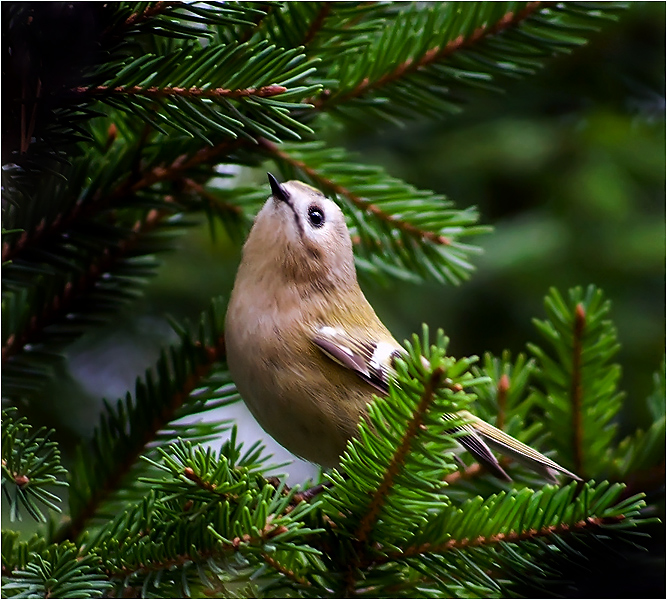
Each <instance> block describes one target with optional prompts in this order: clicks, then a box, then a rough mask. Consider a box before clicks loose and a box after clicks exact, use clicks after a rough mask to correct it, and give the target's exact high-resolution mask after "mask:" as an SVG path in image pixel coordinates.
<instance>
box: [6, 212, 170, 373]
mask: <svg viewBox="0 0 667 600" xmlns="http://www.w3.org/2000/svg"><path fill="white" fill-rule="evenodd" d="M169 215H170V213H169V212H167V211H166V210H162V211H160V210H152V211H150V212H149V213H148V214H147V215H146V217H145V218H142V219H141V220H139V221H137V222H136V223H135V224H134V225H133V226H132V228H131V229H130V230H129V232H128V234H127V236H126V237H125V238H124V239H121V240H119V241H118V243H117V244H116V245H114V246H104V248H103V249H102V250H101V252H100V253H99V254H98V255H97V256H96V257H95V258H93V259H92V260H90V261H89V262H88V263H87V265H86V267H85V271H84V272H82V273H81V274H80V275H79V276H78V278H77V279H75V280H73V281H72V280H70V281H66V282H65V283H64V285H63V286H62V289H61V290H60V291H59V292H58V293H56V294H54V295H53V296H52V297H51V298H50V300H49V302H48V304H47V305H45V306H44V307H43V309H42V311H41V314H35V315H34V316H33V317H32V318H31V319H30V322H29V323H28V324H27V327H26V328H25V329H24V330H23V331H15V332H14V333H12V334H11V335H10V336H9V337H8V338H7V340H6V342H5V343H4V344H3V346H2V363H3V364H5V363H7V361H8V360H10V359H11V358H12V357H14V356H16V354H17V353H20V352H22V351H25V348H26V346H28V345H30V346H35V345H37V344H39V343H40V342H41V341H42V340H43V339H44V337H45V336H48V333H47V332H46V331H45V330H47V328H49V327H51V326H53V325H55V324H58V323H60V322H62V321H63V319H65V317H67V318H68V321H69V322H70V323H71V322H72V319H71V317H70V315H72V314H74V313H76V312H78V311H77V308H80V305H81V304H82V303H85V298H86V296H88V295H90V294H91V292H93V290H95V288H96V287H97V286H98V284H99V283H100V281H101V280H102V279H103V278H104V279H108V278H109V276H113V272H114V269H115V268H117V266H118V265H119V264H121V263H123V262H124V261H125V260H127V258H128V257H129V256H131V255H132V254H133V253H134V252H135V250H136V249H137V248H138V246H139V244H140V243H141V242H142V241H143V239H144V238H145V237H146V236H148V235H150V234H151V233H153V232H154V231H155V230H156V229H158V228H159V227H160V226H161V225H162V223H163V222H164V221H165V219H166V218H167V217H168V216H169Z"/></svg>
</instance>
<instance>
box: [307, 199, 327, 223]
mask: <svg viewBox="0 0 667 600" xmlns="http://www.w3.org/2000/svg"><path fill="white" fill-rule="evenodd" d="M308 219H309V220H310V224H311V225H312V226H313V227H322V225H324V211H323V210H322V209H321V208H320V207H319V206H316V205H315V204H313V205H312V206H310V207H308Z"/></svg>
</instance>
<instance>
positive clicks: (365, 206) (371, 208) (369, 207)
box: [258, 138, 452, 246]
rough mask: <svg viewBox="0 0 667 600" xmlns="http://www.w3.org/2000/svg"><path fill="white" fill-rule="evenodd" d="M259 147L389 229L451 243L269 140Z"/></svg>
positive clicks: (262, 142) (262, 139) (449, 240)
mask: <svg viewBox="0 0 667 600" xmlns="http://www.w3.org/2000/svg"><path fill="white" fill-rule="evenodd" d="M258 142H259V145H260V146H262V147H264V148H265V149H266V150H267V151H268V152H269V153H270V154H272V155H273V156H274V157H277V158H279V159H281V160H284V161H285V162H287V163H289V164H290V165H292V166H293V167H296V168H298V169H300V170H301V171H303V172H304V173H306V174H307V175H308V176H309V177H311V178H312V179H314V180H316V181H319V182H320V184H322V185H323V186H324V187H326V188H328V189H330V190H331V191H333V192H334V193H336V194H338V195H341V196H345V197H346V198H347V199H348V200H349V201H350V202H352V204H354V205H355V206H356V207H357V208H360V209H361V210H365V211H366V212H367V213H370V214H372V215H373V216H374V217H376V218H378V219H379V220H381V221H384V222H385V223H388V224H389V225H390V226H391V227H395V228H396V229H399V230H401V231H405V232H406V233H408V234H410V235H412V236H414V237H419V238H421V239H423V240H428V241H430V242H432V243H434V244H438V245H442V246H449V245H450V244H451V243H452V242H451V239H450V238H448V237H446V236H444V235H440V234H438V233H435V232H433V231H427V230H424V229H420V228H419V227H416V226H415V225H412V223H408V222H406V221H403V220H401V219H398V218H396V217H394V216H393V215H390V214H388V213H386V212H384V211H383V210H382V209H381V208H380V207H379V206H377V205H376V204H373V203H372V202H369V201H368V200H364V199H363V198H362V197H361V196H358V195H357V194H355V193H354V192H352V191H350V190H348V189H347V188H345V187H343V186H342V185H339V184H337V183H335V182H334V181H332V180H331V179H327V178H326V177H324V176H323V175H321V174H320V173H318V172H317V171H316V170H315V169H313V168H312V167H309V166H308V165H307V164H306V163H304V162H302V161H300V160H296V159H295V158H292V157H291V156H290V155H289V154H287V153H286V152H283V151H282V150H280V149H279V148H278V146H277V145H276V144H274V143H273V142H270V141H269V140H267V139H265V138H260V139H259V140H258Z"/></svg>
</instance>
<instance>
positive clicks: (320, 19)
mask: <svg viewBox="0 0 667 600" xmlns="http://www.w3.org/2000/svg"><path fill="white" fill-rule="evenodd" d="M331 10H332V3H331V2H322V3H321V5H320V9H319V10H318V11H317V15H316V16H315V18H314V19H313V20H312V21H311V22H310V27H309V28H308V31H306V35H304V37H303V45H304V46H307V45H308V44H309V43H310V42H311V41H312V40H313V38H314V37H315V36H316V35H317V34H318V33H319V31H320V29H322V25H323V24H324V21H325V19H326V18H327V16H328V15H329V13H330V12H331Z"/></svg>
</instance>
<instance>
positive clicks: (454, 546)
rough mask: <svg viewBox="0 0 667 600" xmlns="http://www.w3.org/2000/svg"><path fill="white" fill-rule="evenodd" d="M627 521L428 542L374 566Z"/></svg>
mask: <svg viewBox="0 0 667 600" xmlns="http://www.w3.org/2000/svg"><path fill="white" fill-rule="evenodd" d="M623 520H625V515H618V516H615V517H587V518H586V519H582V520H581V521H577V522H576V523H572V524H569V523H560V524H558V525H548V526H545V527H542V528H540V529H526V530H524V531H518V532H517V531H511V532H509V533H496V534H495V535H491V536H488V537H485V536H479V537H476V538H473V539H468V538H462V539H460V540H457V539H453V538H452V539H450V540H447V541H446V542H444V543H442V544H430V543H428V542H426V543H424V544H421V545H419V546H408V547H407V548H405V549H404V550H401V551H399V552H396V553H391V554H387V555H386V556H382V557H380V558H378V559H376V560H374V561H373V563H374V564H384V563H387V562H390V561H394V560H401V559H404V558H410V557H413V556H419V555H421V554H442V553H444V552H450V551H452V550H460V549H462V548H475V547H479V546H490V545H493V544H499V543H500V542H505V543H510V544H513V543H518V542H523V541H526V540H533V539H537V538H541V537H548V536H552V535H563V534H566V533H572V532H576V531H583V530H585V529H593V528H598V527H602V526H604V525H614V524H616V523H620V522H621V521H623Z"/></svg>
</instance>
